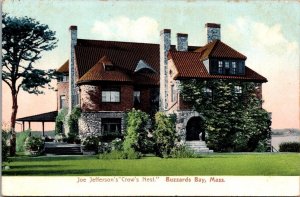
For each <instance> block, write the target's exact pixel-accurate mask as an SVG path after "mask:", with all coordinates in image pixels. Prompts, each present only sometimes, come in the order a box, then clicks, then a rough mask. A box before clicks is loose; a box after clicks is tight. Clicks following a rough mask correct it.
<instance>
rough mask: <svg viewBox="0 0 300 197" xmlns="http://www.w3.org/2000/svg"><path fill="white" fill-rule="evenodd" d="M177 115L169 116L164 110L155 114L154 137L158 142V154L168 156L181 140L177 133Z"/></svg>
mask: <svg viewBox="0 0 300 197" xmlns="http://www.w3.org/2000/svg"><path fill="white" fill-rule="evenodd" d="M175 120H176V117H174V116H173V115H171V116H167V115H166V114H165V113H163V112H157V113H156V114H155V128H154V133H153V134H154V139H155V143H156V154H157V155H159V156H162V157H168V156H169V155H170V154H171V151H172V149H173V148H174V147H175V145H176V143H177V142H179V136H178V135H177V133H176V126H175Z"/></svg>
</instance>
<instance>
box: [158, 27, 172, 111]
mask: <svg viewBox="0 0 300 197" xmlns="http://www.w3.org/2000/svg"><path fill="white" fill-rule="evenodd" d="M170 47H171V30H170V29H164V30H162V31H161V32H160V47H159V53H160V85H159V86H160V87H159V91H160V92H159V109H160V110H161V111H164V110H166V109H167V108H168V103H167V98H168V87H167V85H168V52H169V50H170Z"/></svg>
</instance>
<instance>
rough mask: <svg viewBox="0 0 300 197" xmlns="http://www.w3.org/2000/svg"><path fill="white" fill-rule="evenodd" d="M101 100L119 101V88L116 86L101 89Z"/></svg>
mask: <svg viewBox="0 0 300 197" xmlns="http://www.w3.org/2000/svg"><path fill="white" fill-rule="evenodd" d="M102 102H111V103H118V102H120V90H119V89H118V88H110V89H107V88H105V89H103V90H102Z"/></svg>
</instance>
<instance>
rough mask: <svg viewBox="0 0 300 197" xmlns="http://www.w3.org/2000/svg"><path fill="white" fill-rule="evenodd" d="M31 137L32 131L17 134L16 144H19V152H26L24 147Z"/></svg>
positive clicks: (17, 148)
mask: <svg viewBox="0 0 300 197" xmlns="http://www.w3.org/2000/svg"><path fill="white" fill-rule="evenodd" d="M29 136H30V130H28V131H24V132H20V133H17V140H16V143H17V147H16V150H17V152H24V151H25V147H24V145H25V140H26V138H27V137H29Z"/></svg>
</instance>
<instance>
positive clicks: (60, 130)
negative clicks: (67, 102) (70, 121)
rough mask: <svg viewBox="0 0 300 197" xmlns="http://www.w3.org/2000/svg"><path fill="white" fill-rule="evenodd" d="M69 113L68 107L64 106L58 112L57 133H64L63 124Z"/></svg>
mask: <svg viewBox="0 0 300 197" xmlns="http://www.w3.org/2000/svg"><path fill="white" fill-rule="evenodd" d="M67 113H68V110H67V109H66V108H63V109H61V110H60V111H59V112H58V114H57V116H56V119H55V135H58V134H62V133H63V126H64V121H65V118H66V116H67Z"/></svg>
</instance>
